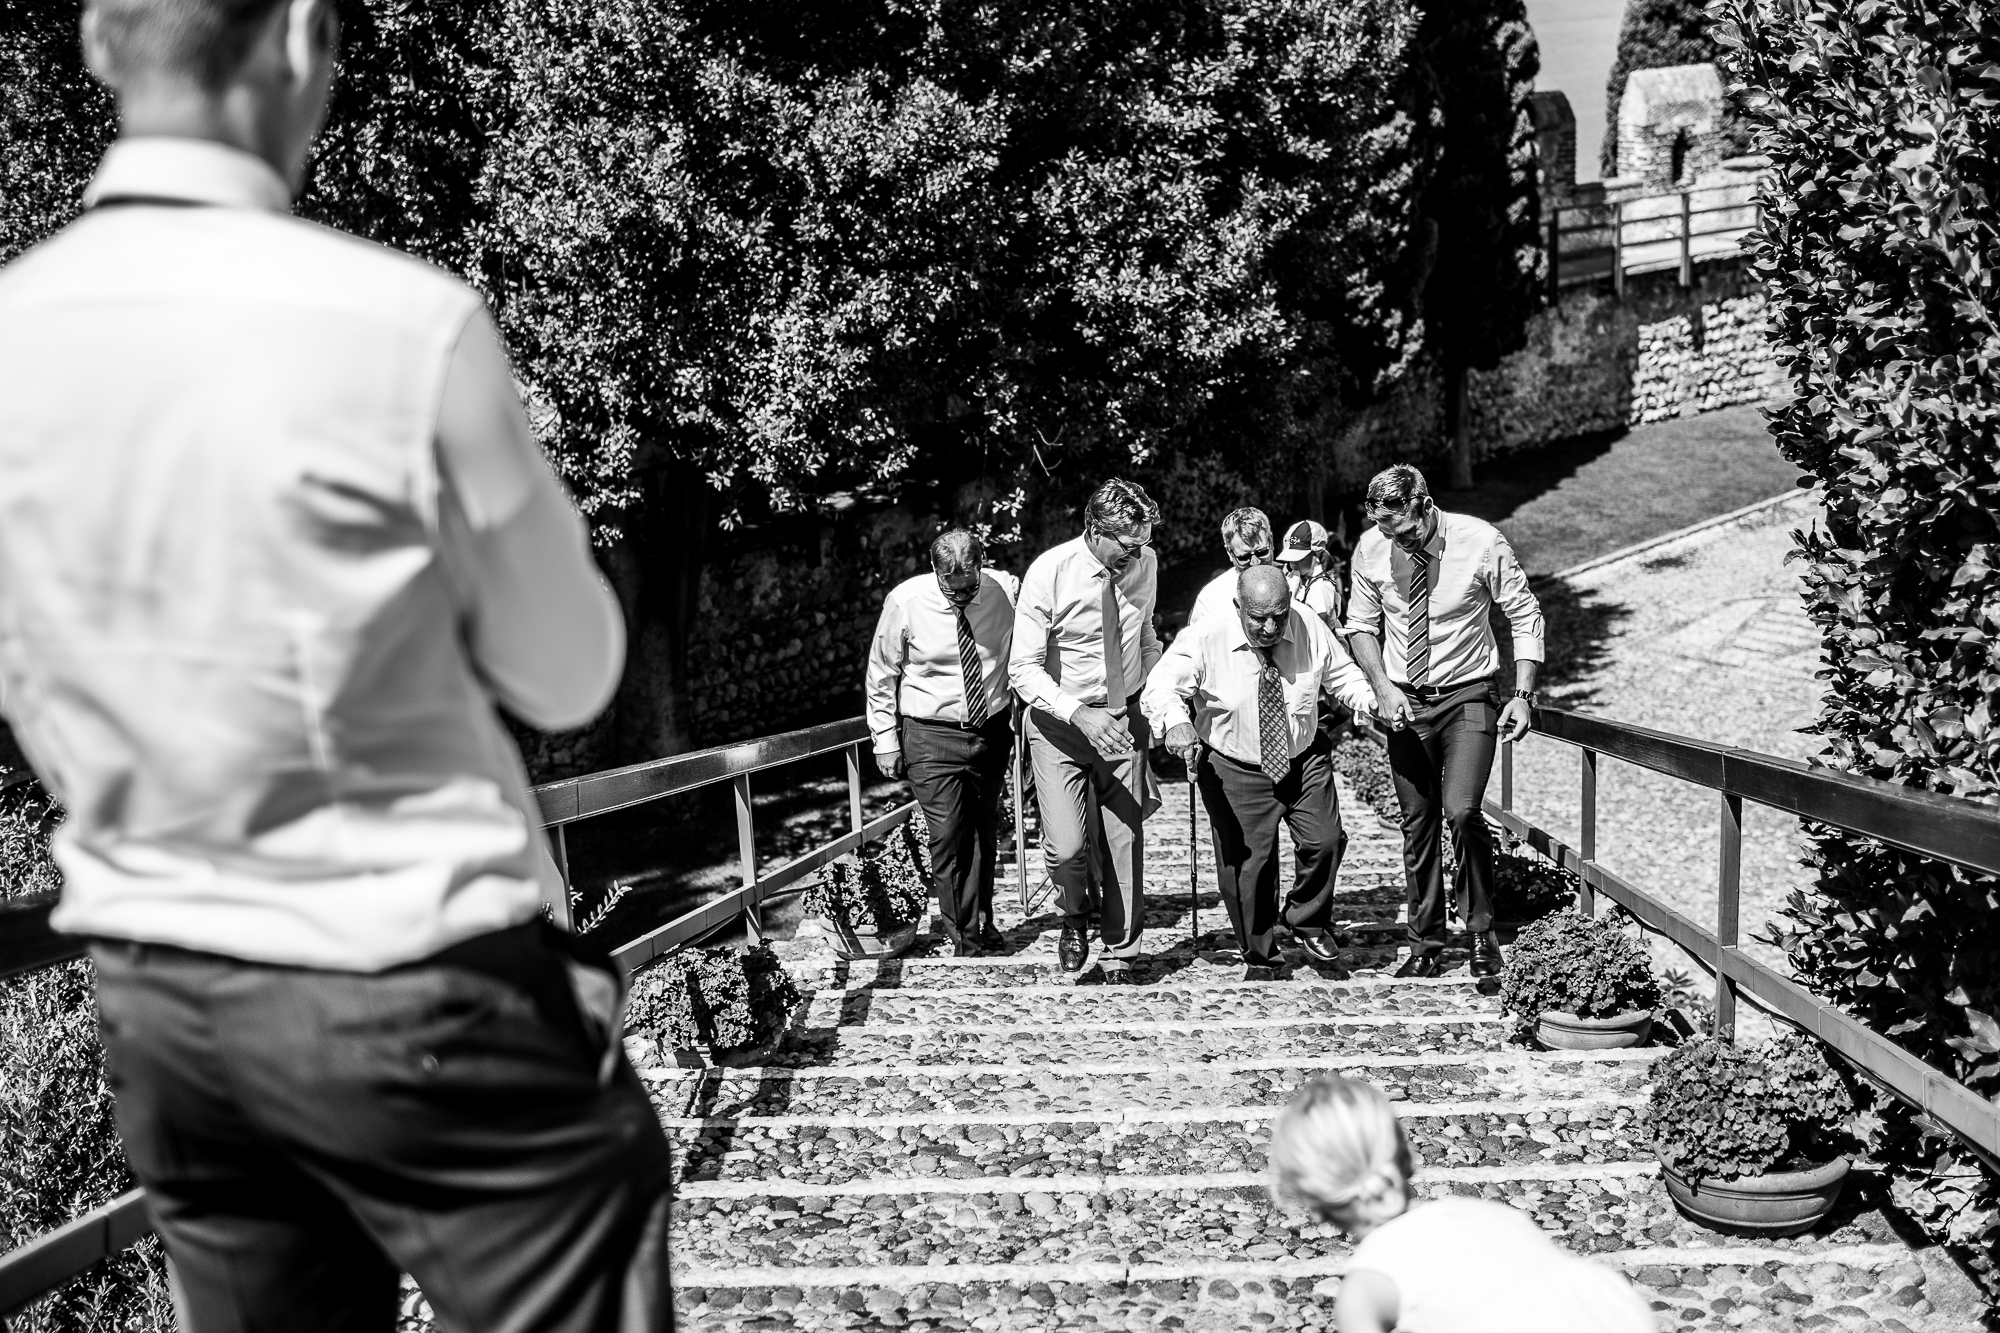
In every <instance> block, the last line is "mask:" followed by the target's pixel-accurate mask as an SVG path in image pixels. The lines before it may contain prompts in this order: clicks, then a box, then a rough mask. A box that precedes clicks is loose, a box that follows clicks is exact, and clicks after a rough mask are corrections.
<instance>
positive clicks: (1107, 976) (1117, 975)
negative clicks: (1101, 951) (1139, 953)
mask: <svg viewBox="0 0 2000 1333" xmlns="http://www.w3.org/2000/svg"><path fill="white" fill-rule="evenodd" d="M1104 984H1105V985H1107V986H1136V985H1138V984H1139V979H1138V978H1137V977H1135V976H1133V975H1132V969H1131V968H1129V967H1107V968H1105V969H1104Z"/></svg>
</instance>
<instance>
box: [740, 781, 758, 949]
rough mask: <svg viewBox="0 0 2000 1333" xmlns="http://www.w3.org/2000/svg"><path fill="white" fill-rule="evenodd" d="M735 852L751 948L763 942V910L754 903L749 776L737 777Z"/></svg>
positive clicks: (753, 830)
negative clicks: (739, 858) (740, 869)
mask: <svg viewBox="0 0 2000 1333" xmlns="http://www.w3.org/2000/svg"><path fill="white" fill-rule="evenodd" d="M735 787H736V850H737V854H738V855H739V856H740V857H741V858H742V861H743V890H744V900H743V919H744V920H745V921H746V922H748V923H749V926H750V940H751V943H753V944H762V943H763V942H764V907H763V904H762V903H760V902H758V901H757V830H756V826H755V825H754V824H753V823H752V822H751V818H750V808H751V807H750V775H749V774H748V773H738V774H737V775H736V782H735Z"/></svg>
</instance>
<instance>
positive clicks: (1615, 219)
mask: <svg viewBox="0 0 2000 1333" xmlns="http://www.w3.org/2000/svg"><path fill="white" fill-rule="evenodd" d="M1611 294H1612V295H1613V296H1615V297H1617V298H1618V299H1619V300H1621V301H1622V300H1624V299H1625V205H1624V204H1622V203H1616V204H1613V205H1611Z"/></svg>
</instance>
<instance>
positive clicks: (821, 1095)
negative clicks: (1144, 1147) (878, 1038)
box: [641, 1051, 1653, 1119]
mask: <svg viewBox="0 0 2000 1333" xmlns="http://www.w3.org/2000/svg"><path fill="white" fill-rule="evenodd" d="M1652 1057H1653V1053H1652V1052H1650V1051H1637V1052H1628V1051H1607V1052H1595V1053H1589V1054H1584V1053H1577V1054H1574V1055H1570V1056H1569V1057H1567V1058H1557V1059H1530V1058H1528V1057H1527V1056H1526V1055H1525V1054H1523V1053H1519V1052H1493V1053H1487V1054H1480V1055H1473V1056H1458V1055H1450V1056H1445V1055H1437V1056H1403V1057H1398V1056H1384V1057H1370V1056H1347V1057H1334V1058H1329V1059H1307V1060H1216V1061H1211V1062H1209V1063H1206V1064H1186V1065H1167V1064H1160V1063H1156V1062H1151V1061H1143V1062H1137V1063H1123V1064H1097V1065H1090V1064H1084V1065H1072V1066H1066V1067H1052V1068H1042V1069H1036V1068H1027V1067H1022V1066H1018V1065H1017V1066H1011V1067H1010V1066H1001V1065H937V1066H915V1065H877V1066H872V1067H871V1066H849V1067H845V1068H839V1069H785V1070H781V1069H742V1070H734V1069H732V1070H706V1071H687V1070H677V1069H666V1068H660V1067H658V1066H657V1065H655V1066H652V1067H648V1068H646V1069H643V1070H642V1071H641V1076H642V1077H644V1078H645V1079H646V1080H647V1082H648V1084H649V1085H650V1086H651V1088H652V1092H653V1099H654V1103H655V1104H656V1105H657V1106H658V1107H659V1108H660V1114H661V1115H663V1116H666V1117H669V1118H673V1119H685V1118H689V1117H701V1116H746V1115H764V1116H770V1115H857V1114H898V1115H900V1114H911V1113H918V1112H926V1111H929V1112H938V1113H947V1114H948V1113H954V1112H957V1113H967V1114H975V1113H1001V1112H1020V1111H1035V1112H1043V1113H1047V1114H1048V1115H1049V1116H1050V1117H1051V1118H1053V1117H1055V1116H1058V1115H1061V1114H1065V1113H1072V1112H1079V1111H1103V1110H1119V1109H1131V1110H1152V1109H1166V1108H1175V1107H1186V1108H1197V1107H1218V1106H1258V1107H1275V1106H1281V1105H1283V1104H1284V1102H1285V1100H1286V1099H1287V1098H1289V1097H1290V1096H1291V1095H1292V1093H1293V1092H1294V1091H1295V1090H1296V1089H1297V1088H1298V1087H1299V1085H1300V1084H1303V1083H1305V1082H1307V1081H1309V1080H1311V1079H1312V1078H1314V1077H1316V1076H1318V1075H1319V1074H1322V1073H1328V1072H1337V1073H1341V1074H1344V1075H1346V1076H1348V1077H1350V1078H1362V1079H1367V1080H1368V1081H1369V1082H1371V1083H1374V1084H1375V1085H1376V1086H1378V1087H1380V1088H1382V1089H1383V1090H1384V1091H1385V1092H1387V1093H1388V1094H1389V1096H1391V1097H1393V1098H1398V1099H1404V1100H1408V1101H1410V1102H1411V1103H1412V1104H1413V1105H1415V1104H1420V1103H1425V1102H1470V1101H1494V1100H1499V1099H1501V1098H1507V1097H1511V1098H1515V1099H1522V1098H1528V1097H1538V1098H1544V1099H1548V1100H1556V1101H1560V1100H1578V1099H1581V1098H1585V1097H1589V1096H1593V1095H1596V1096H1605V1097H1616V1096H1628V1095H1637V1094H1639V1093H1641V1092H1643V1091H1645V1090H1646V1088H1647V1086H1648V1085H1647V1084H1646V1067H1647V1065H1648V1064H1649V1063H1650V1061H1651V1059H1652Z"/></svg>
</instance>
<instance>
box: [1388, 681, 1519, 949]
mask: <svg viewBox="0 0 2000 1333" xmlns="http://www.w3.org/2000/svg"><path fill="white" fill-rule="evenodd" d="M1482 727H1483V728H1484V731H1483V743H1482V740H1481V736H1482V732H1481V728H1482ZM1494 730H1495V709H1494V706H1493V699H1492V691H1491V687H1490V686H1488V685H1485V684H1480V685H1474V686H1469V687H1467V688H1466V689H1463V690H1456V691H1453V692H1451V693H1450V694H1448V695H1445V696H1443V697H1442V698H1440V699H1439V700H1438V701H1437V702H1436V703H1435V704H1434V705H1433V706H1430V707H1419V708H1418V709H1417V714H1416V717H1415V719H1414V720H1413V721H1412V722H1411V723H1410V725H1409V726H1407V727H1405V728H1404V729H1403V730H1401V731H1391V732H1390V733H1389V770H1390V773H1391V774H1392V775H1393V776H1394V778H1395V780H1396V800H1397V803H1398V804H1399V805H1401V807H1402V810H1403V874H1404V878H1405V881H1406V883H1407V885H1408V890H1409V894H1408V897H1409V918H1410V919H1409V922H1408V926H1407V938H1408V940H1409V945H1410V952H1411V953H1412V954H1426V953H1436V952H1437V951H1439V950H1441V949H1443V948H1444V946H1445V914H1446V906H1447V903H1446V900H1445V896H1444V848H1443V834H1444V826H1445V822H1446V818H1447V815H1448V814H1449V815H1453V816H1455V818H1454V821H1453V822H1454V829H1453V835H1454V837H1455V838H1456V837H1461V834H1460V829H1461V828H1463V827H1464V826H1465V825H1467V824H1468V823H1478V825H1479V827H1478V830H1477V832H1476V833H1467V834H1465V835H1463V836H1464V837H1466V838H1470V839H1473V840H1474V841H1473V842H1472V844H1471V845H1472V846H1477V845H1478V841H1477V840H1480V839H1483V840H1484V842H1485V845H1486V848H1487V857H1486V871H1485V874H1484V877H1483V879H1484V882H1483V884H1482V885H1481V889H1480V894H1481V902H1482V903H1483V904H1485V917H1484V920H1483V924H1482V922H1481V920H1480V919H1479V918H1476V917H1474V916H1472V915H1471V912H1472V910H1473V909H1471V908H1468V919H1467V921H1466V924H1467V926H1468V927H1471V928H1474V929H1480V930H1484V929H1487V928H1488V926H1490V924H1491V920H1492V909H1491V905H1490V904H1491V885H1492V846H1491V839H1490V838H1486V837H1485V836H1484V835H1485V825H1484V823H1483V822H1481V816H1480V815H1479V812H1478V806H1479V797H1480V796H1481V795H1483V794H1484V792H1485V787H1486V770H1487V769H1489V768H1491V766H1492V763H1493V738H1494ZM1482 754H1483V756H1484V767H1480V764H1481V756H1482ZM1454 756H1455V758H1454ZM1475 768H1478V777H1477V788H1476V790H1475V791H1474V792H1473V795H1472V808H1471V816H1470V818H1469V819H1468V818H1467V816H1466V811H1465V809H1464V805H1463V802H1464V799H1465V795H1466V792H1467V791H1468V790H1469V789H1472V787H1473V776H1472V773H1473V770H1474V769H1475ZM1447 772H1449V773H1450V775H1451V776H1450V781H1449V782H1447V779H1446V775H1447ZM1459 850H1460V851H1461V852H1464V851H1465V850H1467V847H1466V845H1465V843H1463V842H1461V844H1460V845H1459ZM1462 860H1463V858H1461V861H1462ZM1460 873H1461V874H1464V873H1465V872H1464V871H1463V870H1461V872H1460ZM1466 882H1467V884H1468V886H1469V885H1470V884H1471V882H1472V877H1470V876H1468V878H1467V880H1466Z"/></svg>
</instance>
